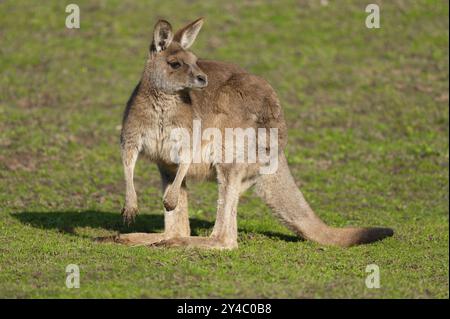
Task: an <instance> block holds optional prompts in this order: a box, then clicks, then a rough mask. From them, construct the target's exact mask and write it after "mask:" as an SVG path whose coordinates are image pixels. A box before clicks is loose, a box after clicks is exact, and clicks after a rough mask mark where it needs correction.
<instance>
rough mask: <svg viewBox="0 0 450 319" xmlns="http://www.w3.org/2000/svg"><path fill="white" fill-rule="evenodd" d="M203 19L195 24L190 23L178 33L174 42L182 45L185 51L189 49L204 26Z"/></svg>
mask: <svg viewBox="0 0 450 319" xmlns="http://www.w3.org/2000/svg"><path fill="white" fill-rule="evenodd" d="M203 21H204V20H203V18H199V19H197V20H195V21H194V22H191V23H189V24H188V25H187V26H185V27H184V28H182V29H180V30H178V31H177V33H176V34H175V36H174V38H173V40H174V41H177V42H179V43H180V45H181V47H182V48H183V49H188V48H189V47H190V46H191V45H192V44H193V43H194V41H195V38H197V35H198V33H199V31H200V29H201V28H202V26H203Z"/></svg>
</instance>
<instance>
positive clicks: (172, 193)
mask: <svg viewBox="0 0 450 319" xmlns="http://www.w3.org/2000/svg"><path fill="white" fill-rule="evenodd" d="M163 204H164V208H165V209H166V210H167V211H169V212H170V211H172V210H174V209H175V208H176V207H177V204H178V190H175V189H173V188H172V187H170V186H169V187H168V188H167V191H166V193H165V194H164V197H163Z"/></svg>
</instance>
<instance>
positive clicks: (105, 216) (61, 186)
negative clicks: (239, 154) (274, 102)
mask: <svg viewBox="0 0 450 319" xmlns="http://www.w3.org/2000/svg"><path fill="white" fill-rule="evenodd" d="M372 2H373V3H377V4H379V6H380V10H381V12H380V13H381V28H380V29H368V28H366V27H365V19H366V16H367V13H366V12H365V10H364V9H365V7H366V5H367V4H368V3H372ZM69 3H70V2H67V3H65V2H64V1H40V2H37V1H0V43H1V45H0V57H1V58H0V71H1V72H0V297H4V298H5V297H9V298H16V297H27V298H29V297H39V298H42V297H52V298H59V297H69V298H71V297H144V298H145V297H181V298H185V297H186V298H191V297H214V298H222V297H225V298H229V297H256V298H258V297H273V298H314V297H319V298H326V297H331V298H448V297H449V294H448V270H449V260H448V259H449V238H448V234H449V230H448V226H449V224H448V222H449V221H448V213H449V206H448V200H449V180H448V176H449V143H448V142H449V141H448V133H449V130H448V129H449V122H448V103H449V102H448V98H449V95H448V93H449V69H448V68H449V51H448V39H449V20H448V18H449V5H448V1H444V0H434V1H433V0H428V1H426V0H421V1H406V0H404V1H403V0H391V1H381V0H379V1H375V0H371V1H333V0H330V1H328V2H326V1H318V0H317V1H313V0H310V1H306V0H300V1H293V0H282V1H258V0H254V1H252V0H242V1H236V2H235V1H194V0H190V1H187V0H186V1H148V0H147V1H131V0H125V1H118V0H117V1H112V0H111V1H81V0H80V1H75V3H77V4H78V5H79V7H80V10H81V28H80V29H72V30H69V29H67V28H66V27H65V19H66V16H67V15H68V14H67V13H66V12H65V6H66V5H67V4H69ZM200 16H203V17H205V18H206V22H205V25H204V27H203V29H202V31H201V32H200V35H199V37H198V39H197V41H196V43H195V44H194V46H193V48H192V50H193V51H194V52H195V53H196V54H197V55H198V56H200V57H204V58H208V59H218V60H225V61H230V62H234V63H237V64H239V65H240V66H242V67H244V68H246V69H247V70H249V71H251V72H252V73H255V74H257V75H259V76H262V77H264V78H265V79H267V80H268V81H269V82H270V83H271V84H272V86H273V87H274V88H275V89H276V91H277V92H278V94H279V98H280V100H281V102H282V105H283V107H284V110H285V114H286V120H287V124H288V127H289V143H288V147H287V155H288V159H289V163H290V167H291V170H292V172H293V174H294V176H295V178H296V180H297V181H298V185H299V186H300V187H301V189H302V190H303V192H304V194H305V196H306V198H307V200H308V201H309V202H310V204H311V205H312V207H313V208H314V209H315V211H316V212H317V214H319V215H320V216H321V217H322V218H323V219H324V220H325V221H326V222H327V223H329V224H331V225H333V226H350V225H381V226H391V227H393V228H394V229H395V231H396V234H395V236H394V237H392V238H389V239H387V240H385V241H382V242H378V243H375V244H372V245H367V246H360V247H354V248H350V249H340V248H332V247H321V246H319V245H317V244H314V243H311V242H305V241H301V240H298V239H297V238H296V237H295V236H294V235H293V234H292V233H290V232H289V231H288V230H287V229H286V228H284V227H283V226H282V225H281V224H280V223H279V222H278V221H277V220H276V219H275V218H274V217H273V216H272V214H271V213H270V211H269V210H268V208H266V207H265V206H264V205H263V204H262V202H261V201H260V200H258V199H257V198H256V197H254V196H253V195H252V193H251V192H248V193H246V194H245V195H244V196H243V197H242V199H241V202H240V206H239V213H238V223H239V245H240V247H239V249H238V250H234V251H230V252H217V251H202V250H185V249H150V248H146V247H138V248H130V247H124V246H119V245H115V244H98V243H95V242H93V241H92V239H93V238H95V237H97V236H106V235H113V234H115V233H117V232H118V231H120V232H132V231H145V232H155V231H162V228H163V217H162V211H163V207H162V203H161V194H160V190H159V175H158V173H157V171H156V167H155V165H153V164H149V163H148V162H146V161H145V160H143V159H141V161H139V162H138V166H137V171H136V187H137V190H138V197H139V205H140V212H141V215H140V216H139V217H138V218H137V222H136V224H135V225H133V226H131V227H126V226H124V225H122V222H121V218H120V208H121V206H122V202H123V195H124V182H123V176H122V166H121V160H120V152H119V132H120V124H121V116H122V112H123V109H124V105H125V103H126V101H127V99H128V97H129V95H130V93H131V91H132V90H133V88H134V86H135V85H136V83H137V81H138V80H139V78H140V75H141V72H142V68H143V65H144V61H145V58H146V54H147V50H148V46H149V43H150V41H151V34H152V27H153V25H154V23H155V22H156V20H157V19H158V18H161V17H163V18H166V19H168V20H169V21H170V22H171V23H172V25H173V26H174V27H175V28H178V27H181V26H183V25H184V24H185V23H188V22H190V21H192V20H194V19H195V18H197V17H200ZM216 192H217V189H216V186H215V184H214V183H202V184H198V185H191V188H190V217H191V227H192V229H193V233H194V234H200V235H206V234H209V232H210V231H211V228H212V225H213V222H214V218H215V201H216V198H217V194H216ZM372 263H375V264H377V265H378V266H379V267H380V272H381V288H379V289H368V288H367V287H366V286H365V279H366V276H367V275H368V274H367V273H366V272H365V269H366V266H367V265H368V264H372ZM68 264H77V265H79V267H80V269H81V278H80V284H81V287H80V289H68V288H66V286H65V280H66V273H65V267H66V266H67V265H68Z"/></svg>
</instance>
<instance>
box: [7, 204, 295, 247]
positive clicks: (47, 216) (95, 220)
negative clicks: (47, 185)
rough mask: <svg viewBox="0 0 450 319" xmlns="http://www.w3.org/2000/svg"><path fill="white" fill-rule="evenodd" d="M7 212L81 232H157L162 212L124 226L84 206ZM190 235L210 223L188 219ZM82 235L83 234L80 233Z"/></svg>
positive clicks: (47, 225)
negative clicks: (68, 208)
mask: <svg viewBox="0 0 450 319" xmlns="http://www.w3.org/2000/svg"><path fill="white" fill-rule="evenodd" d="M11 216H12V217H13V218H15V219H17V220H19V221H20V222H21V223H23V224H29V225H31V226H33V227H36V228H43V229H56V230H58V231H60V232H62V233H66V234H70V235H75V236H81V235H79V234H77V233H76V231H75V228H78V227H90V228H101V229H105V230H109V231H115V232H119V233H133V232H144V233H157V232H162V231H163V230H164V216H163V214H161V215H153V214H150V215H147V214H142V215H138V216H137V217H136V221H135V222H134V223H133V224H131V225H129V226H127V225H125V224H124V223H123V222H122V218H121V216H120V214H118V213H111V212H102V211H95V210H87V211H81V212H75V211H58V212H20V213H12V214H11ZM189 222H190V226H191V232H192V235H194V236H197V235H198V231H199V230H200V229H210V228H212V227H213V226H214V223H212V222H209V221H206V220H201V219H198V218H190V219H189ZM239 232H243V233H258V234H261V235H264V236H267V237H270V238H278V239H281V240H284V241H291V242H292V241H299V240H301V239H299V238H297V237H295V236H289V235H285V234H281V233H276V232H271V231H249V230H246V229H241V228H239ZM83 237H84V236H83Z"/></svg>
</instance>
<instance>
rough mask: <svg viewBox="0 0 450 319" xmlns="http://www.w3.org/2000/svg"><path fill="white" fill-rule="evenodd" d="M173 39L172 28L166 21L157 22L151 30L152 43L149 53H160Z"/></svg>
mask: <svg viewBox="0 0 450 319" xmlns="http://www.w3.org/2000/svg"><path fill="white" fill-rule="evenodd" d="M172 39H173V32H172V26H171V25H170V23H169V22H167V21H166V20H159V21H158V22H157V23H156V24H155V28H154V30H153V42H152V45H151V46H150V51H152V52H161V51H163V50H165V49H167V47H168V46H169V45H170V43H171V42H172Z"/></svg>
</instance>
